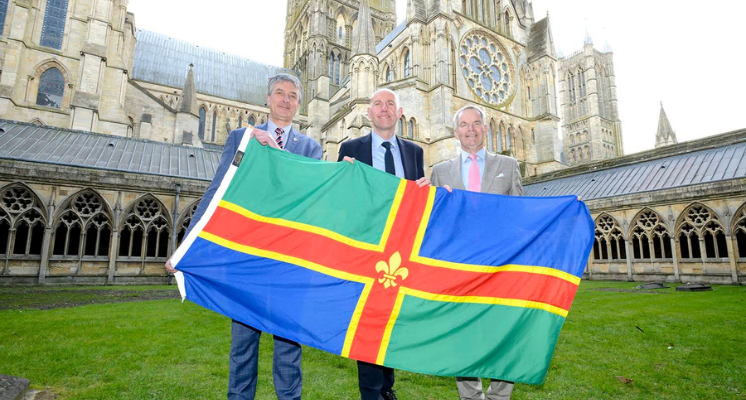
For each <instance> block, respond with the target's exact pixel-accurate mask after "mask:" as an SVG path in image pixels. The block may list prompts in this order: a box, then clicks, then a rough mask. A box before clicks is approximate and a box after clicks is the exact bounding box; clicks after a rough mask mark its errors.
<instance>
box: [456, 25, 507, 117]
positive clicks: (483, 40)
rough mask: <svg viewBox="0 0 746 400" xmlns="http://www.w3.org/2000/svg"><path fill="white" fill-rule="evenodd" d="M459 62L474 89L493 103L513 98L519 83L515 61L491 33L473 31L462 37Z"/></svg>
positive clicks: (485, 99)
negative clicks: (516, 85) (515, 83)
mask: <svg viewBox="0 0 746 400" xmlns="http://www.w3.org/2000/svg"><path fill="white" fill-rule="evenodd" d="M459 62H460V65H461V72H462V73H463V74H464V79H466V82H467V83H468V85H469V87H470V88H471V90H472V91H473V92H474V93H475V94H476V95H477V97H479V98H480V100H483V101H485V102H487V103H490V104H496V105H502V104H504V103H506V102H507V101H508V100H510V96H511V95H512V93H513V90H514V87H515V85H514V84H513V82H514V80H513V79H515V78H514V77H515V73H514V69H513V63H512V62H511V60H510V56H509V55H508V52H507V51H506V50H505V48H504V47H503V46H502V45H501V44H500V43H498V42H497V41H496V40H494V39H493V38H492V37H491V36H489V35H488V34H487V33H485V32H482V31H473V32H471V33H469V34H467V35H466V36H464V38H463V39H462V40H461V49H460V52H459Z"/></svg>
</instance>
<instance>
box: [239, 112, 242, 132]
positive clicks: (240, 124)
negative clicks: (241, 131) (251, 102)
mask: <svg viewBox="0 0 746 400" xmlns="http://www.w3.org/2000/svg"><path fill="white" fill-rule="evenodd" d="M242 125H243V113H242V112H239V113H238V127H239V128H240V127H241V126H242Z"/></svg>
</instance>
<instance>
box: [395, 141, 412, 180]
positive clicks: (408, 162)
mask: <svg viewBox="0 0 746 400" xmlns="http://www.w3.org/2000/svg"><path fill="white" fill-rule="evenodd" d="M396 143H399V149H400V150H401V151H400V152H399V153H401V164H402V165H403V166H404V179H410V180H414V177H412V176H410V175H414V165H413V163H414V154H412V155H410V154H409V152H410V148H409V146H408V144H409V143H406V142H405V141H404V140H401V139H399V137H398V136H397V137H396Z"/></svg>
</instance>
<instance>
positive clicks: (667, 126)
mask: <svg viewBox="0 0 746 400" xmlns="http://www.w3.org/2000/svg"><path fill="white" fill-rule="evenodd" d="M676 143H678V140H676V132H674V131H673V129H672V128H671V123H670V122H668V117H667V116H666V111H664V110H663V103H662V102H661V113H660V115H659V116H658V133H657V134H656V135H655V148H656V149H657V148H658V147H661V146H668V145H671V144H676Z"/></svg>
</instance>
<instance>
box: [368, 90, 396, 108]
mask: <svg viewBox="0 0 746 400" xmlns="http://www.w3.org/2000/svg"><path fill="white" fill-rule="evenodd" d="M381 92H388V93H391V94H393V95H394V101H395V102H396V109H397V110H398V109H399V107H401V103H400V102H399V95H398V94H396V92H395V91H393V90H391V89H386V88H383V89H378V90H376V91H375V92H373V94H372V95H370V101H373V98H374V97H376V95H377V94H378V93H381Z"/></svg>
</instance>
